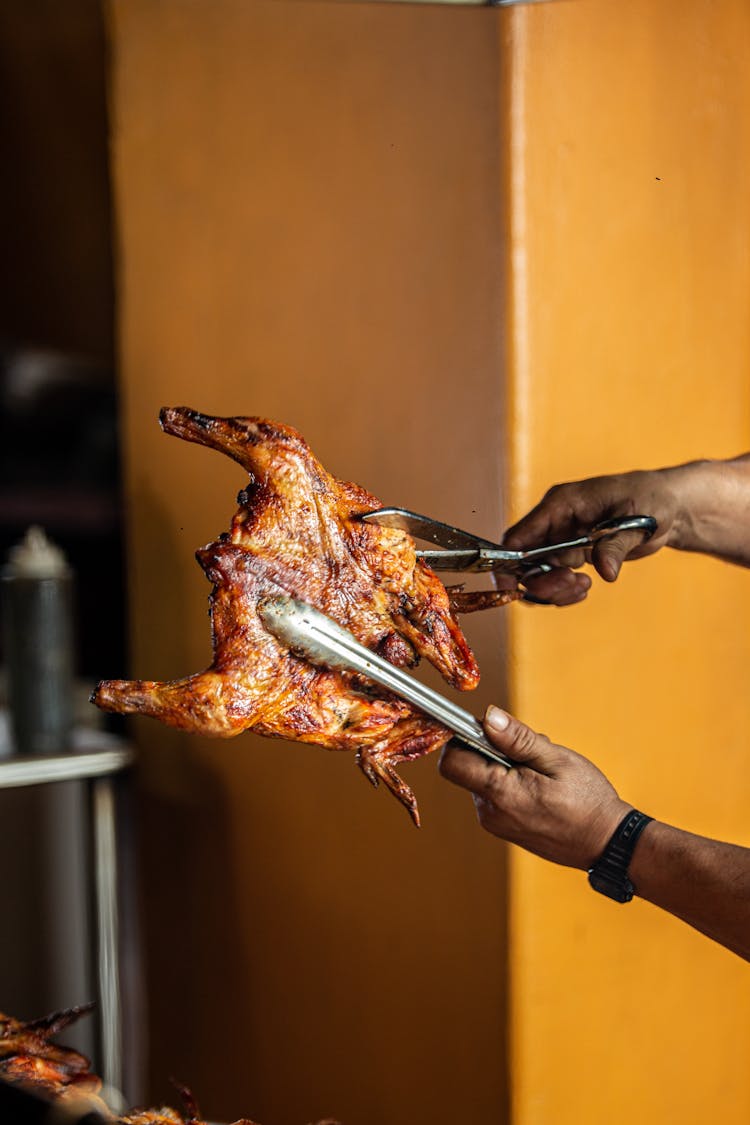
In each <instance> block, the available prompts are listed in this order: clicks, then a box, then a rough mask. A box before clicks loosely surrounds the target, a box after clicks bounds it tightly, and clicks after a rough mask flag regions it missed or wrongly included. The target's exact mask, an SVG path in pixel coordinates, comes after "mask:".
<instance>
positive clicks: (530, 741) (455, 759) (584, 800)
mask: <svg viewBox="0 0 750 1125" xmlns="http://www.w3.org/2000/svg"><path fill="white" fill-rule="evenodd" d="M484 729H485V733H486V735H487V737H488V738H489V740H490V742H492V744H493V745H494V746H496V747H497V749H498V750H501V751H502V752H503V754H505V755H506V756H507V757H508V758H510V759H512V760H513V761H514V762H517V763H518V765H517V766H514V767H513V769H510V770H508V769H506V768H505V767H504V766H501V765H496V764H494V763H492V762H488V761H486V760H485V759H484V758H480V757H479V755H478V754H475V753H474V752H473V751H471V750H464V749H462V748H461V747H459V746H458V745H457V744H456V743H450V744H449V745H448V746H447V747H446V748H445V750H444V751H443V753H442V756H441V758H440V772H441V774H442V775H443V777H445V778H447V779H448V780H449V781H452V782H453V783H454V784H455V785H459V786H461V787H462V788H464V789H468V790H469V791H470V792H471V793H472V795H473V797H474V804H475V806H476V810H477V815H478V817H479V823H480V824H481V825H482V827H483V828H484V829H486V830H487V831H488V832H491V833H492V834H493V835H494V836H499V837H500V838H501V839H503V840H508V841H509V842H510V843H512V844H518V845H519V847H522V848H525V849H526V850H527V851H530V852H533V853H534V854H535V855H538V856H541V857H542V858H543V859H548V860H551V861H552V862H553V863H561V864H564V865H565V866H567V867H579V868H581V869H582V870H588V869H589V868H590V867H591V866H592V864H593V863H594V862H595V861H596V860H597V859H598V858H599V856H600V855H601V854H602V852H603V851H604V849H605V847H606V845H607V843H608V841H609V839H610V837H611V836H612V833H613V832H614V831H615V829H616V828H617V825H618V824H619V823H620V821H621V820H622V818H623V817H624V816H625V814H626V813H627V812H628V811H629V810H630V809H631V808H632V805H628V804H626V803H625V802H624V801H622V800H621V799H620V798H619V797H618V795H617V792H616V791H615V789H614V787H613V786H612V784H611V783H610V782H609V781H608V780H607V778H606V777H605V776H604V774H603V773H602V772H601V770H599V769H597V767H596V766H595V765H594V764H593V762H590V761H588V759H587V758H583V757H582V756H581V755H580V754H576V753H575V751H573V750H568V749H567V747H565V746H557V745H555V743H554V742H550V740H549V739H548V738H547V736H546V735H544V734H537V733H536V732H535V731H533V730H531V729H530V728H529V727H527V726H525V725H524V724H523V723H522V722H519V720H518V719H515V718H513V717H512V716H511V715H508V714H507V712H505V711H501V710H500V708H498V707H489V708H488V709H487V715H486V716H485V721H484Z"/></svg>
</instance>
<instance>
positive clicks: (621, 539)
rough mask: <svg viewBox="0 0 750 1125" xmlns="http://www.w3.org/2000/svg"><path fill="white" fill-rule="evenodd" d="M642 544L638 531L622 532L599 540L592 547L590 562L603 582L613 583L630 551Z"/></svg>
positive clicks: (641, 535)
mask: <svg viewBox="0 0 750 1125" xmlns="http://www.w3.org/2000/svg"><path fill="white" fill-rule="evenodd" d="M642 542H643V533H642V532H640V531H623V532H622V533H621V534H620V535H613V536H612V537H611V538H610V539H601V540H600V541H599V542H598V543H597V544H596V546H595V547H594V549H593V551H592V554H591V561H592V562H593V564H594V566H595V567H596V569H597V571H598V573H599V574H600V575H601V576H602V578H603V579H604V581H605V582H614V581H615V579H616V578H617V576H618V574H619V573H620V568H621V567H622V564H623V563H624V562H625V559H626V558H627V557H628V555H629V554H630V552H631V551H634V550H635V548H636V547H638V546H640V544H641V543H642Z"/></svg>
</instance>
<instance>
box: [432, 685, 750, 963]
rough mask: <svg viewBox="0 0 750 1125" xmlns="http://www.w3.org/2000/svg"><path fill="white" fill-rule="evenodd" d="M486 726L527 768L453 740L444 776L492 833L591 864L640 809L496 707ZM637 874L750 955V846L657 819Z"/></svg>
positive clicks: (648, 891)
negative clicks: (469, 799) (464, 793)
mask: <svg viewBox="0 0 750 1125" xmlns="http://www.w3.org/2000/svg"><path fill="white" fill-rule="evenodd" d="M485 731H486V733H487V736H488V738H489V739H490V740H491V741H492V742H493V743H494V745H495V746H496V747H497V748H498V749H499V750H501V751H502V752H503V753H504V754H506V755H507V756H508V757H509V758H511V759H513V760H514V761H516V762H518V763H520V764H519V766H518V767H516V768H514V769H512V770H506V769H505V768H504V767H503V766H499V765H494V764H493V763H490V762H487V761H485V760H484V759H482V758H480V757H479V756H478V755H476V754H473V753H472V752H471V751H468V750H462V749H460V748H458V747H457V746H456V745H455V744H453V745H450V746H448V747H447V748H446V750H445V751H444V752H443V756H442V758H441V761H440V771H441V773H442V774H443V776H444V777H446V778H447V779H448V780H449V781H452V782H454V784H456V785H459V786H461V787H463V788H464V789H468V790H469V791H470V792H471V793H472V795H473V797H474V803H475V806H476V809H477V814H478V817H479V822H480V824H481V825H482V827H483V828H485V829H486V830H487V831H488V832H491V833H492V834H493V835H495V836H498V837H500V838H501V839H503V840H508V841H509V842H510V843H512V844H517V845H518V846H519V847H522V848H525V849H526V850H527V851H530V852H533V853H534V854H535V855H539V856H542V857H543V858H544V859H547V860H550V861H551V862H553V863H560V864H563V865H565V866H568V867H577V868H580V869H581V870H583V871H586V870H588V869H589V868H590V867H591V866H592V865H593V864H594V863H595V861H596V860H597V859H598V858H599V857H600V855H601V854H602V852H603V851H604V849H605V847H606V845H607V843H608V841H609V839H610V837H611V836H612V834H613V833H614V831H615V829H616V828H617V826H618V824H619V823H620V821H621V820H622V819H623V817H624V816H625V815H626V814H627V813H628V812H629V811H630V810H631V809H632V808H633V806H632V805H631V804H628V802H626V801H623V800H622V799H621V798H620V797H619V796H618V794H617V792H616V790H615V788H614V786H613V785H612V784H611V783H610V782H609V781H608V780H607V778H606V777H605V776H604V774H603V773H602V772H601V770H599V769H598V768H597V767H596V766H595V765H594V764H593V762H590V761H588V759H587V758H584V757H582V756H581V755H580V754H576V753H575V751H573V750H569V749H568V748H567V747H565V746H558V745H556V744H555V743H553V742H551V741H550V740H549V739H548V738H547V737H546V736H545V735H542V734H537V733H536V732H535V731H533V730H531V728H530V727H527V726H525V725H524V724H523V723H521V722H519V720H518V719H515V718H513V717H512V716H509V715H508V714H507V712H505V711H501V710H500V709H499V708H496V707H491V708H489V710H488V713H487V717H486V718H485ZM644 811H649V810H644ZM629 877H630V879H631V881H632V883H633V884H634V886H635V888H636V894H637V895H638V896H639V897H640V898H644V899H646V900H647V901H649V902H651V903H653V904H654V905H655V906H658V907H661V909H663V910H667V911H669V913H670V914H674V915H675V916H676V917H678V918H680V919H682V921H683V922H687V923H688V925H690V926H693V927H694V928H695V929H696V930H700V931H701V932H702V933H704V934H706V935H707V936H708V937H710V938H712V939H713V940H714V941H716V942H718V943H719V944H721V945H723V946H726V948H727V949H730V950H732V952H734V953H737V954H738V955H739V956H740V957H743V958H745V960H750V849H748V848H742V847H738V846H737V845H734V844H724V843H720V842H719V841H717V840H710V839H706V838H705V837H702V836H695V835H693V834H692V833H690V832H684V831H682V830H681V829H679V828H673V827H671V826H670V825H668V824H663V823H661V822H660V821H657V820H654V821H652V822H651V823H650V824H648V825H647V826H646V828H645V829H644V831H643V832H642V834H641V836H640V838H639V840H638V842H637V844H636V846H635V852H634V854H633V858H632V860H631V863H630V867H629ZM591 893H592V894H594V893H595V892H594V891H592V892H591ZM615 908H616V907H615V905H614V904H613V909H615ZM626 924H627V918H626V917H623V925H626Z"/></svg>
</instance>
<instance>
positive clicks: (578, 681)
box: [0, 0, 750, 1125]
mask: <svg viewBox="0 0 750 1125" xmlns="http://www.w3.org/2000/svg"><path fill="white" fill-rule="evenodd" d="M0 32H1V34H0V52H1V54H0V60H1V63H2V66H1V67H0V73H1V75H2V79H1V80H2V82H3V94H4V96H3V98H2V101H1V102H0V138H1V139H2V152H3V157H4V159H3V168H4V176H3V177H2V181H1V182H0V199H1V200H2V203H3V215H4V219H5V223H4V230H5V239H4V249H5V253H4V266H5V269H4V270H3V273H2V281H1V282H0V285H1V286H2V290H1V291H0V346H1V348H2V355H1V356H0V372H1V374H0V432H1V434H2V441H1V442H0V548H2V552H3V555H4V556H5V555H6V554H7V551H8V549H9V548H10V546H11V545H12V544H13V543H15V542H17V541H18V539H19V538H20V537H21V536H22V535H23V534H24V532H25V531H26V529H27V528H28V526H29V525H31V524H39V525H42V526H43V527H44V528H45V529H46V531H47V533H48V535H49V536H50V538H51V539H53V540H54V541H55V542H56V543H57V544H58V545H59V546H60V547H61V548H63V549H64V551H65V552H66V555H67V557H68V559H69V562H70V565H71V567H72V569H73V570H74V572H75V591H76V600H75V630H76V642H75V653H74V660H75V671H76V687H75V694H76V699H77V707H76V737H77V738H79V739H80V738H81V737H84V739H87V740H88V741H87V742H86V745H90V746H96V745H100V746H110V745H124V746H132V747H134V748H135V751H136V759H137V762H136V767H135V769H134V770H133V771H132V772H131V773H130V774H129V775H128V776H127V778H124V779H121V784H120V785H119V790H120V792H119V807H118V833H119V836H118V841H119V846H118V864H119V873H120V884H119V886H120V890H119V895H120V927H121V933H120V938H121V963H120V966H119V969H120V973H119V975H120V987H121V997H122V1019H123V1022H124V1027H123V1034H124V1040H123V1044H122V1054H123V1057H122V1060H121V1061H122V1066H123V1078H122V1080H123V1086H124V1094H125V1098H126V1100H127V1101H128V1102H130V1103H132V1102H148V1103H151V1104H158V1103H160V1102H162V1101H170V1102H171V1103H172V1104H174V1102H175V1100H176V1095H175V1093H174V1090H173V1088H172V1087H171V1086H170V1082H169V1079H170V1076H174V1077H176V1078H178V1079H179V1080H180V1081H183V1082H185V1083H187V1084H188V1085H189V1086H190V1087H191V1088H192V1089H193V1090H194V1091H195V1094H196V1096H197V1098H198V1100H199V1103H200V1105H201V1107H202V1108H203V1112H204V1113H205V1114H206V1116H207V1118H208V1119H210V1120H214V1121H231V1120H235V1119H236V1118H238V1117H240V1116H249V1117H252V1118H254V1119H257V1120H258V1121H260V1122H263V1123H264V1125H302V1123H303V1122H305V1121H310V1120H317V1119H318V1118H320V1117H323V1116H325V1115H329V1114H333V1115H335V1116H336V1117H337V1118H340V1120H341V1121H342V1122H343V1123H344V1125H384V1123H386V1122H387V1123H388V1125H407V1123H409V1125H411V1123H414V1122H420V1123H426V1122H430V1125H449V1123H452V1122H455V1121H461V1122H462V1123H463V1125H486V1123H488V1122H497V1123H502V1125H506V1123H508V1125H511V1123H512V1125H542V1123H543V1122H544V1123H547V1122H549V1121H551V1120H555V1121H556V1122H557V1123H558V1125H574V1123H575V1125H581V1122H586V1123H588V1122H591V1123H592V1125H593V1122H598V1121H600V1120H601V1119H602V1118H603V1117H604V1116H605V1115H606V1117H607V1119H608V1120H610V1121H611V1122H613V1123H615V1125H620V1122H622V1123H623V1125H624V1123H625V1122H626V1121H629V1120H630V1117H631V1116H632V1112H633V1105H638V1107H639V1112H641V1113H642V1114H644V1115H646V1116H649V1117H652V1118H654V1119H655V1120H660V1121H665V1122H671V1121H675V1122H676V1121H679V1122H680V1125H703V1123H705V1121H707V1120H715V1119H720V1120H721V1121H722V1122H723V1123H727V1125H735V1122H736V1123H737V1125H739V1123H740V1122H743V1123H744V1122H745V1121H747V1119H748V1115H749V1114H750V1078H749V1077H748V1074H747V1068H746V1066H745V1059H746V1056H747V1050H748V1046H749V1044H748V1035H749V1033H748V1028H749V1027H750V1019H748V1017H749V1016H750V985H748V978H747V974H746V971H745V967H744V966H743V965H742V963H741V962H740V961H739V960H738V959H737V958H734V957H732V955H730V954H728V953H726V952H725V951H723V950H720V949H719V948H718V947H715V946H712V945H711V944H710V943H709V942H708V941H707V940H706V939H705V938H703V937H701V936H700V935H698V934H696V933H694V932H692V931H690V930H688V929H687V928H686V927H684V926H681V925H680V924H678V923H677V922H675V921H674V920H673V919H671V918H669V917H668V916H666V915H661V914H659V913H658V912H657V911H655V910H653V909H652V908H650V907H649V906H648V905H647V904H645V903H641V902H634V903H633V904H631V905H630V906H629V907H628V908H627V910H626V911H622V910H620V909H619V908H617V907H614V906H613V905H612V904H610V903H608V902H605V901H604V900H601V901H599V899H598V896H593V895H592V893H591V891H590V889H589V888H588V886H587V885H586V882H585V879H583V878H582V877H581V876H580V874H579V873H577V872H571V871H561V870H558V869H553V868H550V867H547V866H545V865H544V864H543V863H542V861H540V860H538V859H536V858H535V857H531V856H526V855H523V854H520V853H516V852H512V851H509V850H506V849H505V847H504V846H502V845H500V844H499V843H498V842H497V841H495V840H492V839H490V838H489V837H486V836H485V835H484V834H482V833H481V832H480V831H479V829H478V828H477V826H476V823H475V819H474V814H473V810H472V808H471V804H470V802H469V801H468V799H467V798H466V796H465V794H461V793H459V792H457V791H454V790H452V789H450V788H449V787H448V786H446V785H445V784H443V783H442V782H441V781H440V779H439V778H438V776H437V772H436V769H435V762H434V761H432V762H431V761H422V762H419V763H415V764H414V765H413V766H412V767H410V768H409V769H408V771H406V776H407V778H408V780H409V782H410V784H412V786H413V787H414V789H415V791H416V793H417V796H418V799H419V801H420V807H421V810H422V816H423V825H424V827H423V828H422V829H421V830H420V831H419V832H416V831H415V830H414V829H413V828H412V827H411V826H410V824H409V822H408V820H407V818H406V816H405V814H404V813H403V811H402V810H401V809H400V808H399V807H398V806H397V805H396V804H395V802H393V801H391V800H389V799H388V797H387V796H386V795H385V794H383V793H382V792H377V793H376V792H374V791H372V790H371V789H370V788H369V786H367V785H366V784H365V782H364V781H363V779H362V778H361V777H360V776H359V772H358V771H357V769H356V767H355V764H354V762H353V761H352V760H351V759H350V758H349V757H348V756H345V755H329V754H325V753H323V752H321V751H316V750H313V749H311V748H309V747H304V746H300V745H289V746H287V745H285V744H281V743H277V742H270V741H265V740H262V739H258V738H256V737H254V736H252V735H246V736H242V737H241V738H239V739H237V740H232V741H229V742H224V741H221V742H211V741H208V740H204V739H199V738H193V737H190V736H187V735H184V734H180V733H178V732H175V731H172V730H170V729H168V728H165V727H161V726H160V725H158V724H156V723H153V722H149V721H138V722H134V723H132V724H131V725H129V726H127V727H117V726H115V725H112V724H111V723H104V722H103V721H102V717H101V716H99V715H97V714H96V713H95V712H94V709H93V708H91V707H90V706H88V704H87V703H86V698H87V695H88V691H89V690H90V687H91V685H92V683H93V682H94V681H95V680H97V679H99V678H104V677H119V676H121V675H126V674H127V675H133V676H143V677H146V678H150V679H151V678H152V679H166V678H170V677H172V676H178V675H183V674H186V673H189V672H192V671H196V670H199V669H200V668H202V667H205V666H206V664H208V662H209V659H210V638H209V628H208V621H207V617H206V598H207V595H208V593H209V589H208V586H207V584H206V582H205V579H204V577H203V575H202V574H201V572H200V571H199V569H198V567H197V566H196V564H195V561H194V558H193V555H194V552H195V550H196V548H198V547H199V546H201V545H202V544H204V543H206V542H209V541H211V540H212V539H213V538H215V537H216V536H217V534H219V533H220V532H221V531H222V530H225V529H226V528H227V527H228V522H229V519H230V518H231V515H232V512H233V510H234V497H235V495H236V493H237V491H238V489H239V488H241V487H242V485H243V484H244V479H243V474H242V473H241V472H240V471H239V469H238V468H237V466H235V465H234V464H232V463H230V462H228V461H224V460H223V459H222V458H220V457H219V456H218V455H216V454H215V453H213V452H211V451H209V450H206V449H202V448H199V447H197V446H191V445H187V444H185V443H180V442H176V441H173V440H172V439H171V438H169V437H167V436H165V435H163V434H162V433H161V431H160V429H159V426H158V421H157V419H158V411H159V408H160V407H161V406H164V405H188V406H191V407H195V408H197V409H200V410H202V411H204V412H206V413H209V414H226V415H230V414H257V415H261V416H268V417H271V418H276V419H279V420H281V421H284V422H288V423H291V424H292V425H294V426H296V427H297V428H298V429H300V430H301V432H302V433H303V434H304V435H305V437H306V438H307V439H308V441H309V442H310V444H311V446H312V448H313V450H314V451H315V452H316V454H317V455H318V456H319V457H320V459H321V460H322V461H323V463H324V464H325V465H326V467H327V468H328V469H329V470H331V471H332V472H334V473H335V474H336V475H338V476H340V477H343V478H345V479H352V480H356V481H358V482H359V483H361V484H362V485H364V486H365V487H367V488H368V489H370V490H371V491H373V492H374V493H375V494H376V495H378V496H379V497H380V498H381V499H382V500H383V501H384V502H385V503H393V504H399V505H404V506H406V507H411V508H413V509H415V510H417V511H425V512H427V513H430V514H433V515H435V516H436V517H438V518H441V519H443V520H446V521H448V522H452V523H455V524H457V525H459V526H465V527H468V528H470V529H472V530H474V531H476V532H478V533H480V534H482V535H485V536H489V537H493V536H496V535H499V533H500V530H501V529H502V527H504V526H505V525H506V524H507V523H508V522H510V520H511V519H513V518H515V517H517V516H518V515H520V514H521V513H522V512H523V511H525V510H526V509H527V508H528V507H529V506H530V505H531V504H533V503H534V502H535V501H536V500H538V498H539V496H540V495H541V494H542V493H543V492H544V491H545V490H546V488H547V487H549V485H550V484H552V483H554V482H555V481H557V480H561V479H569V478H580V477H583V476H587V475H592V474H595V473H598V472H606V471H615V470H620V469H627V468H632V467H650V466H654V465H660V464H669V463H676V462H678V461H683V460H688V459H691V458H694V457H699V456H716V457H726V456H731V455H733V454H736V453H737V452H739V451H741V450H746V449H748V448H750V331H749V330H748V323H749V322H748V316H747V308H748V292H749V291H750V211H749V209H748V202H747V201H748V199H750V67H748V65H747V63H748V58H750V10H749V9H748V7H747V5H746V3H745V0H631V2H630V3H628V4H622V3H621V2H619V0H550V2H549V3H535V4H531V5H518V6H510V7H509V8H508V9H507V10H505V9H503V10H500V9H494V8H489V7H484V6H472V5H459V6H451V5H443V4H408V3H407V4H400V3H360V2H356V0H351V2H350V0H339V2H336V0H330V2H327V0H326V2H321V0H212V2H211V3H210V4H208V3H206V2H205V0H159V2H158V3H157V2H155V0H111V2H109V3H106V4H103V5H102V4H100V3H98V2H94V0H68V3H66V4H65V5H59V4H58V5H56V4H53V3H52V2H51V0H38V2H37V3H35V4H33V5H29V4H25V3H21V2H20V0H19V2H13V0H0ZM465 631H466V634H467V636H468V638H469V640H470V643H471V644H472V647H473V648H474V649H475V651H476V652H477V655H478V657H479V661H480V665H481V667H482V671H483V683H482V686H481V688H480V689H479V691H478V693H477V696H476V697H475V698H474V699H472V700H471V701H470V706H471V707H472V708H473V709H475V710H476V713H480V711H481V709H482V708H483V707H484V705H485V704H486V703H488V702H489V701H491V700H493V701H496V702H501V703H503V702H505V703H508V704H509V705H510V706H512V707H513V708H514V709H515V710H516V711H517V712H518V713H519V714H520V715H521V716H522V717H523V718H524V719H526V720H527V721H528V722H530V723H532V724H533V725H535V726H537V727H539V728H541V729H544V730H547V731H548V732H549V733H550V735H552V736H554V737H555V738H557V739H559V740H560V741H564V742H567V743H568V744H570V745H573V746H575V747H576V748H577V749H579V750H581V751H582V752H584V753H586V754H588V755H589V756H591V757H593V758H594V759H595V760H596V761H597V762H598V763H599V764H600V765H601V766H602V767H603V768H604V769H605V770H606V771H607V772H608V774H609V775H610V776H611V777H612V779H613V781H614V782H615V784H616V785H617V786H618V788H619V789H620V791H621V792H622V793H623V795H626V796H627V797H628V799H629V800H631V801H632V802H633V803H634V804H636V805H638V807H642V808H645V809H647V810H648V811H649V812H651V813H652V814H654V815H656V816H659V817H661V818H662V819H665V820H668V821H671V822H673V823H677V824H680V825H681V826H684V827H686V828H690V829H692V830H694V831H697V832H701V833H703V834H705V835H709V836H714V837H717V838H722V839H732V840H734V841H736V842H738V843H744V844H749V843H750V835H748V829H747V816H746V801H745V799H744V792H745V788H746V785H745V782H746V781H747V780H748V779H750V758H749V757H748V754H747V746H748V744H749V743H750V700H749V699H748V696H747V691H746V688H745V680H746V669H747V667H748V659H749V658H750V585H749V584H748V579H747V575H746V574H743V573H742V572H738V571H735V570H732V569H731V568H729V567H721V566H718V565H717V564H711V563H710V562H707V561H706V560H700V559H684V558H673V557H664V558H662V557H661V555H660V556H658V557H657V558H656V559H654V560H653V561H652V562H649V564H648V565H647V566H646V565H644V566H643V567H637V568H634V570H633V572H632V573H630V572H629V573H627V574H626V576H625V577H624V578H623V580H622V581H621V582H619V583H618V584H617V587H616V589H610V588H607V589H598V590H597V592H596V596H595V597H592V598H590V599H589V601H588V602H587V603H586V604H585V605H584V606H581V607H579V608H578V609H576V610H574V611H571V612H566V611H560V612H558V611H550V612H549V613H547V612H545V611H543V610H535V609H530V608H529V607H522V606H511V607H509V608H508V609H506V610H505V611H493V612H492V613H487V614H486V615H479V616H477V617H476V618H468V619H466V621H465ZM5 656H6V658H7V653H6V654H5ZM92 712H94V713H92ZM81 732H84V733H83V734H82V733H81ZM109 740H113V741H109ZM2 745H3V751H4V755H5V759H0V763H1V762H2V760H9V759H10V755H11V754H12V753H13V745H12V742H11V741H10V738H9V736H8V735H7V733H6V736H5V741H4V742H3V744H2ZM707 753H710V756H711V769H710V771H709V772H708V773H707V770H706V754H707ZM715 760H720V763H721V767H722V769H723V770H724V771H725V773H726V776H727V777H728V778H730V779H731V780H730V781H729V783H723V782H719V781H717V780H716V777H715V774H716V770H715V768H714V765H713V764H714V761H715ZM88 800H89V794H88V789H87V788H86V787H85V786H83V785H80V786H79V785H78V783H66V784H65V785H58V786H47V787H39V788H37V789H34V790H31V789H29V790H26V789H21V788H15V789H8V790H3V789H0V847H2V849H3V854H4V856H6V862H5V865H4V902H3V907H4V909H3V917H4V924H3V925H2V926H0V1010H6V1011H10V1012H12V1013H13V1014H15V1015H18V1016H23V1017H31V1016H35V1015H40V1014H42V1013H43V1012H44V1011H46V1010H49V1009H51V1008H55V1007H58V1006H62V1005H68V1004H75V1003H80V1002H83V1001H85V1000H88V999H90V998H96V994H97V988H98V985H97V978H96V950H95V941H94V940H93V939H92V931H93V930H94V929H95V926H94V922H95V919H94V917H93V913H92V907H91V898H92V888H91V870H90V868H91V855H90V846H89V840H88V832H89V830H88V817H89V809H88ZM594 899H596V901H594ZM89 1023H90V1024H91V1026H90V1027H89V1026H87V1025H86V1024H83V1023H82V1024H81V1025H80V1026H79V1028H78V1029H77V1030H76V1031H75V1032H71V1033H69V1034H68V1035H67V1036H66V1039H67V1040H69V1041H77V1042H79V1043H80V1044H81V1045H82V1046H83V1047H84V1049H86V1050H89V1051H90V1052H92V1054H93V1056H94V1061H95V1065H101V1046H100V1044H99V1042H98V1037H97V1035H96V1023H95V1021H89ZM634 1029H637V1030H634ZM76 1037H77V1038H76Z"/></svg>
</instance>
